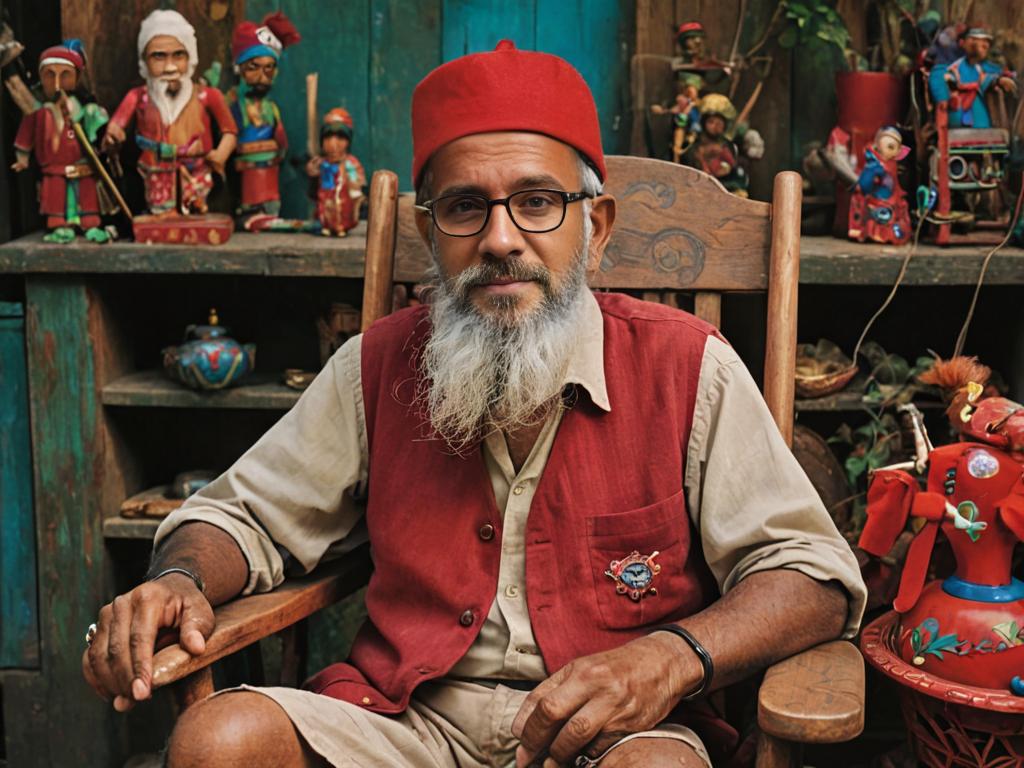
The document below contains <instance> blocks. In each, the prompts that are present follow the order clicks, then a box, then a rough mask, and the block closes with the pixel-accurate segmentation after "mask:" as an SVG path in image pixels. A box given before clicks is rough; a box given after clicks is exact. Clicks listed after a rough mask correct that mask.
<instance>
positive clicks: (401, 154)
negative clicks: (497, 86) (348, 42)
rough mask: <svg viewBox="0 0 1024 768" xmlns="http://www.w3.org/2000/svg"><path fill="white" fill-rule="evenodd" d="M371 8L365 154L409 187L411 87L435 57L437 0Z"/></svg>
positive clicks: (401, 0)
mask: <svg viewBox="0 0 1024 768" xmlns="http://www.w3.org/2000/svg"><path fill="white" fill-rule="evenodd" d="M371 14H372V17H371V20H370V34H371V35H372V39H371V46H370V50H371V53H370V120H371V123H372V134H371V136H370V142H371V145H370V148H371V153H370V154H371V156H372V158H373V166H374V168H387V169H388V170H391V171H394V172H395V173H397V174H398V178H399V187H398V188H399V189H412V177H411V173H412V171H411V169H412V128H411V127H410V121H409V113H410V109H411V107H412V92H413V89H414V88H415V87H416V84H417V83H418V82H419V81H420V80H422V79H423V77H424V76H425V75H426V74H427V73H428V72H430V70H432V69H434V67H436V66H437V65H438V64H440V63H441V0H372V3H371Z"/></svg>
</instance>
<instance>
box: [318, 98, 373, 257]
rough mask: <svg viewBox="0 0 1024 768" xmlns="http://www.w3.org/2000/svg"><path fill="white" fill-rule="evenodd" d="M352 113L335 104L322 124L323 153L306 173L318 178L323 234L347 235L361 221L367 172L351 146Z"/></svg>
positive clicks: (319, 215) (321, 148)
mask: <svg viewBox="0 0 1024 768" xmlns="http://www.w3.org/2000/svg"><path fill="white" fill-rule="evenodd" d="M352 127H353V126H352V116H351V115H350V114H349V113H348V110H346V109H343V108H341V107H336V108H335V109H332V110H331V111H330V112H328V113H327V114H326V115H324V120H323V123H322V124H321V125H320V155H319V156H317V157H314V158H311V159H310V161H309V163H308V164H307V165H306V173H307V174H308V175H309V176H310V177H311V178H314V179H316V185H315V189H316V217H317V219H318V220H319V222H320V231H321V233H322V234H324V235H334V236H336V237H344V236H345V234H346V233H347V232H348V230H350V229H352V228H353V227H355V226H356V224H358V223H359V206H360V204H361V203H362V199H363V185H365V184H366V173H365V172H364V171H363V166H362V164H361V163H360V162H359V160H358V159H357V158H356V156H355V155H353V154H350V153H349V149H350V147H351V145H352Z"/></svg>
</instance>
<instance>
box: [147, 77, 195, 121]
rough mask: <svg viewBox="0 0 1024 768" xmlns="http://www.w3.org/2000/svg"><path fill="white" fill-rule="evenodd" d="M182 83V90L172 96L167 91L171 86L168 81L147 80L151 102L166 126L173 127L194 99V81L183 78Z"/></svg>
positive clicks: (151, 78)
mask: <svg viewBox="0 0 1024 768" xmlns="http://www.w3.org/2000/svg"><path fill="white" fill-rule="evenodd" d="M180 82H181V88H179V89H178V92H177V93H176V94H174V95H173V96H172V95H171V94H170V93H168V91H167V86H168V85H169V83H168V82H167V81H165V80H161V79H160V78H159V77H150V78H146V90H147V91H148V92H149V98H150V101H152V102H153V106H154V107H156V108H157V110H158V111H159V112H160V119H161V120H162V121H163V124H164V125H165V126H168V125H171V124H172V123H173V122H174V121H175V120H177V119H178V116H179V115H180V114H181V111H182V110H183V109H184V108H185V107H186V106H187V105H188V102H189V100H190V99H191V98H192V79H191V78H188V77H182V78H181V81H180Z"/></svg>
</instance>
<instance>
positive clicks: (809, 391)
mask: <svg viewBox="0 0 1024 768" xmlns="http://www.w3.org/2000/svg"><path fill="white" fill-rule="evenodd" d="M856 375H857V366H855V365H850V366H849V367H847V368H842V367H840V366H839V365H838V364H836V370H830V371H827V372H826V373H819V374H817V375H816V376H802V375H800V374H799V373H798V374H796V376H795V377H794V379H795V381H796V393H797V394H798V395H799V396H800V397H824V396H825V395H831V394H832V393H833V392H838V391H839V390H841V389H842V388H843V387H845V386H846V385H847V384H849V383H850V380H851V379H853V377H854V376H856Z"/></svg>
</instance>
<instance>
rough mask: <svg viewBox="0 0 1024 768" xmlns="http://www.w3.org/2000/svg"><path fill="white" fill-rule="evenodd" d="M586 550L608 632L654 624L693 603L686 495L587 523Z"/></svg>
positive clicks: (597, 516)
mask: <svg viewBox="0 0 1024 768" xmlns="http://www.w3.org/2000/svg"><path fill="white" fill-rule="evenodd" d="M587 545H588V549H589V556H590V568H591V572H592V576H593V580H594V590H595V592H596V597H597V608H598V612H599V613H600V617H601V621H602V623H603V624H604V626H605V627H607V628H608V629H631V628H636V627H642V626H645V625H648V624H653V623H655V622H658V621H659V620H662V619H664V618H665V617H666V616H669V615H671V614H677V613H679V611H680V610H681V609H682V608H683V607H684V606H685V605H686V604H687V603H688V602H689V601H688V599H687V597H688V595H687V592H688V590H687V588H686V587H687V578H686V575H685V573H684V569H685V567H686V558H687V556H688V554H689V550H690V524H689V519H688V517H687V513H686V504H685V502H684V499H683V492H682V490H680V491H679V492H678V493H676V494H674V495H672V496H670V497H669V498H667V499H664V500H663V501H659V502H656V503H655V504H650V505H648V506H646V507H640V508H639V509H631V510H628V511H626V512H618V513H615V514H611V515H595V516H592V517H588V518H587ZM655 553H657V554H655ZM652 555H654V556H653V557H651V556H652Z"/></svg>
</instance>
